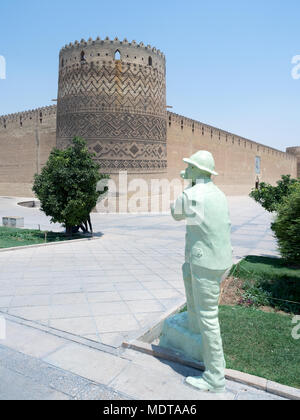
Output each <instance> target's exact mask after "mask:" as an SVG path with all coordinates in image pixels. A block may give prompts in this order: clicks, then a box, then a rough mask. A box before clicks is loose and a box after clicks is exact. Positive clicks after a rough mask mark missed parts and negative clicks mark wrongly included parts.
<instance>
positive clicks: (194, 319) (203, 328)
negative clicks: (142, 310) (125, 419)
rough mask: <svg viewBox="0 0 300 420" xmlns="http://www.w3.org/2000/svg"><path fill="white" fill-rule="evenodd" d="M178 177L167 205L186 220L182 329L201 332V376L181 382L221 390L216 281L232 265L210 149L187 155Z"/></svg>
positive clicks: (224, 202)
mask: <svg viewBox="0 0 300 420" xmlns="http://www.w3.org/2000/svg"><path fill="white" fill-rule="evenodd" d="M184 162H185V163H187V164H188V167H187V169H186V171H185V172H183V173H181V176H182V177H183V178H184V179H188V180H190V181H191V184H190V185H189V186H188V188H186V189H185V190H184V192H183V194H182V195H181V196H180V197H179V198H178V199H177V201H176V203H175V205H172V207H171V211H172V216H173V218H174V219H175V220H176V221H181V220H184V219H185V220H186V224H187V232H186V250H185V264H184V265H183V278H184V284H185V289H186V296H187V308H188V330H189V331H190V332H191V333H192V334H196V335H199V334H201V343H202V349H201V352H202V358H203V362H204V364H205V368H206V371H205V373H204V375H203V377H200V378H187V380H186V382H187V383H188V384H189V385H192V386H194V387H196V388H198V389H200V390H202V391H212V392H224V391H225V359H224V354H223V346H222V339H221V334H220V325H219V319H218V303H219V296H220V284H221V282H222V280H223V279H224V277H226V275H227V273H228V271H229V269H230V268H231V267H232V264H233V261H232V247H231V239H230V232H231V223H230V219H229V210H228V203H227V199H226V197H225V195H224V194H223V193H222V192H221V191H220V190H219V188H218V187H217V186H216V185H215V184H214V183H213V182H212V180H211V176H212V175H218V174H217V173H216V172H215V162H214V158H213V156H212V154H211V153H209V152H206V151H200V152H198V153H196V154H195V155H193V156H192V157H191V158H190V159H184Z"/></svg>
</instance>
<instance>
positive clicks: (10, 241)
mask: <svg viewBox="0 0 300 420" xmlns="http://www.w3.org/2000/svg"><path fill="white" fill-rule="evenodd" d="M45 233H46V232H43V231H40V230H30V229H14V228H6V227H0V249H1V248H14V247H18V246H27V245H36V244H42V243H45V242H47V243H49V242H61V241H68V240H70V239H82V238H83V237H84V236H82V235H80V234H76V235H73V236H72V237H66V236H65V234H64V233H61V232H58V233H57V232H47V241H45Z"/></svg>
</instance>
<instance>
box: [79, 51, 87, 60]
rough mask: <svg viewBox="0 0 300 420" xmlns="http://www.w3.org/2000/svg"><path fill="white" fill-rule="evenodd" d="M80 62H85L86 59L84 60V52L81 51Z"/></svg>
mask: <svg viewBox="0 0 300 420" xmlns="http://www.w3.org/2000/svg"><path fill="white" fill-rule="evenodd" d="M80 60H81V61H86V59H85V52H84V51H81V54H80Z"/></svg>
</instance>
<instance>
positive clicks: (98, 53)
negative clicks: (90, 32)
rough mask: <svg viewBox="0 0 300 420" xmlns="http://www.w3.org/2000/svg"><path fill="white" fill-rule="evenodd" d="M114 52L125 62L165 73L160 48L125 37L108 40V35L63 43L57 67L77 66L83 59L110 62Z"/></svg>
mask: <svg viewBox="0 0 300 420" xmlns="http://www.w3.org/2000/svg"><path fill="white" fill-rule="evenodd" d="M116 53H119V55H118V57H120V58H119V59H120V60H121V61H122V62H123V63H125V64H129V65H134V66H149V67H152V68H154V69H157V70H158V71H160V72H164V73H165V68H166V67H165V66H166V58H165V56H164V54H163V53H162V52H161V51H160V50H157V49H156V48H152V47H151V46H150V45H144V44H143V43H142V42H141V43H139V44H138V43H137V42H136V41H132V42H128V41H127V39H126V38H125V39H124V40H123V41H120V40H119V39H118V38H115V39H114V40H110V39H109V38H108V37H106V38H105V39H104V40H101V38H100V37H98V38H97V39H96V40H92V38H90V39H89V40H88V41H85V40H84V39H82V40H81V41H80V42H78V41H75V43H70V44H68V45H65V47H64V48H62V49H61V51H60V54H59V58H60V60H59V68H60V70H61V69H62V68H65V67H79V66H80V63H81V62H82V61H83V60H84V61H86V63H88V64H89V63H92V62H94V63H97V64H99V63H101V64H112V63H113V61H114V60H115V59H116Z"/></svg>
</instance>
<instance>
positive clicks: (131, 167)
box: [57, 38, 167, 176]
mask: <svg viewBox="0 0 300 420" xmlns="http://www.w3.org/2000/svg"><path fill="white" fill-rule="evenodd" d="M165 76H166V60H165V56H164V55H163V54H162V53H161V52H160V51H159V50H156V48H151V47H150V46H149V45H148V46H145V45H144V44H143V43H140V44H137V43H136V42H135V41H133V42H132V43H129V42H128V41H127V40H126V39H125V40H124V41H119V40H118V39H117V38H116V39H115V40H113V41H111V40H110V39H109V38H106V39H105V40H101V39H100V38H97V39H96V40H95V41H93V40H92V39H89V40H88V41H87V42H86V41H84V40H82V41H81V42H80V43H79V42H78V41H76V42H75V43H74V44H72V43H71V44H69V45H66V46H65V47H64V48H63V49H62V50H61V51H60V55H59V85H58V103H57V146H58V147H59V148H63V147H66V146H67V145H69V144H70V141H71V140H72V138H73V137H74V136H80V137H83V138H84V139H85V140H86V141H87V144H88V148H89V150H90V151H91V152H93V153H95V155H96V157H95V159H96V160H97V162H98V163H99V164H100V166H101V172H103V173H109V174H116V173H118V172H119V171H128V173H129V174H130V173H132V174H135V173H137V174H138V173H140V174H149V175H150V174H155V175H156V176H157V175H159V173H161V174H163V173H166V171H167V122H166V80H165Z"/></svg>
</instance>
